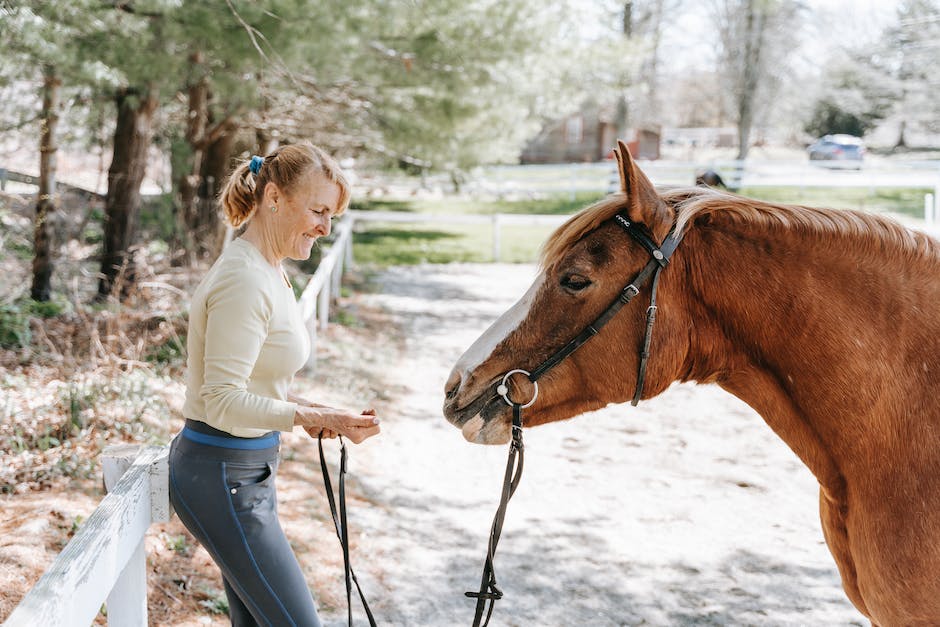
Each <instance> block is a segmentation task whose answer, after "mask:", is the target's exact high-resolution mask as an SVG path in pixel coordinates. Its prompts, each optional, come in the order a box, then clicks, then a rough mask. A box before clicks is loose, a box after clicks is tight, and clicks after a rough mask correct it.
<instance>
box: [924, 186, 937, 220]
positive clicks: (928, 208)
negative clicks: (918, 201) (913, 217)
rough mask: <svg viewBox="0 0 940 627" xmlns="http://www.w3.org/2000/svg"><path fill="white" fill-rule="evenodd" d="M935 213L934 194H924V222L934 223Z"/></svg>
mask: <svg viewBox="0 0 940 627" xmlns="http://www.w3.org/2000/svg"><path fill="white" fill-rule="evenodd" d="M934 215H935V214H934V200H933V194H924V222H926V223H927V226H932V225H933V221H934Z"/></svg>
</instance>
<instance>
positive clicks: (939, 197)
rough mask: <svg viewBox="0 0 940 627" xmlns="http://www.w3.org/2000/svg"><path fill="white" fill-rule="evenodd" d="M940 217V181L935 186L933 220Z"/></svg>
mask: <svg viewBox="0 0 940 627" xmlns="http://www.w3.org/2000/svg"><path fill="white" fill-rule="evenodd" d="M938 217H940V181H938V182H937V183H934V186H933V218H934V220H936V219H937V218H938Z"/></svg>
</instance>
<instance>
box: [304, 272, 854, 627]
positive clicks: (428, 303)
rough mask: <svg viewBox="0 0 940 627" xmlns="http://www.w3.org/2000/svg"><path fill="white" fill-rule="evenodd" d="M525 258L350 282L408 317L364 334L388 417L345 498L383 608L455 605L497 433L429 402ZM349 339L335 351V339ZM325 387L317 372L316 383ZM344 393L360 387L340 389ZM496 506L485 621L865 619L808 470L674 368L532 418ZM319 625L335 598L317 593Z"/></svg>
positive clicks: (358, 461)
mask: <svg viewBox="0 0 940 627" xmlns="http://www.w3.org/2000/svg"><path fill="white" fill-rule="evenodd" d="M534 272H535V269H534V267H532V266H518V265H450V266H425V267H412V268H393V269H390V270H388V271H387V272H385V273H383V274H382V275H381V276H380V277H378V278H377V279H376V280H375V281H374V283H375V284H376V285H380V286H381V290H380V291H375V292H373V293H371V294H366V295H363V296H359V297H357V298H356V301H357V302H358V306H359V307H361V308H363V309H368V310H373V311H379V312H381V315H383V316H386V317H387V323H388V325H390V327H391V326H395V327H398V328H400V329H403V330H404V334H403V336H401V337H400V338H399V341H398V343H397V344H396V345H394V346H393V345H392V344H382V341H381V340H379V341H378V343H372V342H371V341H367V342H366V344H367V346H364V347H360V348H358V349H357V348H355V347H354V348H352V349H350V348H335V349H334V351H335V352H336V353H337V355H335V356H334V357H329V356H328V357H327V359H326V360H324V362H322V363H321V366H320V369H321V370H320V373H321V374H320V375H318V376H314V377H313V379H311V381H312V383H311V384H310V385H312V388H313V390H314V392H316V391H317V389H319V391H320V393H321V394H326V395H329V394H334V395H336V396H337V398H343V397H345V398H349V399H352V397H355V396H356V395H361V394H369V392H368V390H369V386H361V387H360V386H359V384H357V383H356V382H347V383H348V384H347V385H346V386H345V388H344V389H343V390H342V391H337V390H336V389H335V386H336V385H337V383H338V381H337V380H335V378H336V377H338V376H340V377H341V376H347V375H348V373H346V375H344V374H343V373H341V372H338V371H337V370H336V369H335V368H334V366H335V365H336V364H337V363H338V361H337V360H338V358H339V356H340V355H339V353H342V352H346V353H348V352H349V351H350V350H351V351H353V352H355V351H357V350H360V351H362V352H361V354H359V355H358V357H360V358H362V362H363V363H362V364H361V366H362V367H363V368H365V369H367V370H368V371H370V372H371V373H372V374H373V375H374V376H375V377H376V379H377V380H378V381H381V382H382V383H381V385H380V386H379V387H378V388H375V387H374V386H373V388H372V389H373V390H374V389H378V390H379V392H378V397H377V398H372V399H370V398H362V399H361V401H362V402H361V404H362V405H369V404H372V405H375V406H376V407H378V408H379V410H380V413H381V415H382V416H383V418H384V419H385V422H384V425H383V433H382V435H381V436H380V437H379V438H374V439H373V440H371V441H369V442H368V443H366V444H363V445H360V446H359V447H353V448H352V450H351V451H350V453H351V456H352V462H351V466H350V470H351V473H352V475H353V479H352V482H353V485H354V487H355V488H356V489H357V490H358V491H359V493H360V494H361V495H362V496H363V499H364V500H362V501H360V502H358V503H354V504H353V505H352V507H353V509H352V511H351V514H350V521H351V525H352V526H353V528H354V533H355V534H356V537H355V538H354V539H355V541H356V543H357V544H356V547H355V550H354V554H353V564H354V566H356V568H357V571H358V572H359V573H360V580H361V581H362V583H363V585H364V587H365V589H366V592H367V596H368V597H369V598H370V599H371V602H372V605H373V610H374V611H375V613H376V615H377V616H378V617H379V622H380V623H381V624H392V625H437V626H439V625H459V624H470V622H471V620H472V616H473V601H472V600H471V599H467V598H465V597H464V596H463V592H464V591H466V590H471V589H474V590H475V589H476V588H477V586H478V585H479V579H480V572H481V568H482V562H483V557H484V551H485V545H486V538H487V534H488V530H489V524H490V520H491V518H492V515H493V512H494V510H495V507H496V505H497V502H498V493H499V488H500V483H501V480H502V472H503V468H504V465H505V459H506V448H505V447H502V446H500V447H483V446H478V445H472V444H469V443H467V442H466V441H464V439H463V437H462V436H461V434H460V432H459V431H458V430H457V429H455V428H454V427H452V426H450V425H449V424H447V423H446V421H445V420H444V419H443V417H442V415H441V411H440V406H441V403H442V397H443V392H442V390H443V385H444V381H445V379H446V377H447V374H448V372H449V370H450V368H451V366H452V364H453V363H454V361H455V360H456V358H457V357H458V356H459V355H460V354H461V353H462V352H463V350H464V349H465V348H466V347H467V346H469V344H470V343H472V341H473V340H474V339H475V338H476V337H477V336H478V335H479V333H480V332H482V331H483V330H484V329H485V328H486V327H487V326H488V325H489V324H490V323H491V322H492V321H493V320H494V319H495V317H496V316H498V315H499V313H501V312H502V311H503V310H504V309H506V308H507V307H508V306H509V305H511V304H512V302H514V301H515V299H516V298H518V296H520V295H521V294H522V293H523V292H524V291H525V288H526V287H527V286H528V284H529V283H530V282H531V279H532V278H533V276H534ZM350 356H352V357H354V358H355V357H357V355H349V354H346V355H345V357H346V358H348V357H350ZM328 390H332V391H328ZM350 402H352V403H354V404H355V403H356V402H358V401H357V400H350ZM525 442H526V466H525V473H524V476H523V479H522V483H521V486H520V488H519V490H518V492H517V493H516V496H515V498H514V499H513V500H512V502H511V503H510V506H509V510H508V514H507V517H506V523H505V527H504V531H503V539H502V541H501V544H500V547H499V553H498V555H497V559H496V572H497V577H498V581H499V583H500V584H501V587H502V589H503V591H504V592H505V597H504V599H503V600H501V601H499V602H498V603H497V607H496V612H495V615H494V618H493V622H492V624H493V625H520V626H521V625H545V626H548V625H732V624H733V625H865V624H867V621H865V620H864V618H863V617H862V616H861V615H860V614H859V613H858V612H857V611H856V610H855V609H854V608H853V607H852V606H851V604H850V603H849V601H848V600H847V599H846V598H845V596H844V594H843V592H842V589H841V584H840V580H839V576H838V573H837V570H836V567H835V564H834V562H833V561H832V558H831V557H830V555H829V552H828V550H827V548H826V546H825V544H824V541H823V538H822V532H821V530H820V526H819V521H818V513H817V498H818V497H817V485H816V482H815V480H814V479H813V477H812V476H811V475H810V473H809V472H808V471H807V470H806V468H805V467H804V466H803V465H802V464H801V463H800V462H799V460H798V459H797V458H796V456H795V455H794V454H793V453H792V452H791V451H790V450H789V449H788V448H787V447H786V446H785V445H784V444H783V442H782V441H780V440H779V439H777V437H776V436H775V435H774V434H773V433H772V432H771V430H770V429H769V428H768V427H767V426H766V425H765V424H764V423H763V421H762V420H761V419H760V417H759V416H757V415H756V414H755V413H754V412H753V411H752V410H751V409H750V408H748V407H747V406H746V405H744V404H743V403H741V402H740V401H738V400H737V399H735V398H733V397H732V396H730V395H728V394H726V393H724V392H723V391H721V390H720V389H718V388H717V387H711V386H693V385H676V386H674V387H673V388H671V389H670V390H669V391H667V392H666V393H665V394H663V395H661V396H660V397H658V398H656V399H654V400H652V401H648V402H645V403H642V404H641V405H640V406H639V407H638V408H632V407H630V406H629V405H625V406H611V407H608V408H607V409H604V410H602V411H598V412H594V413H591V414H587V415H583V416H580V417H577V418H575V419H572V420H569V421H566V422H563V423H555V424H552V425H546V426H542V427H538V428H534V429H530V430H527V431H526V433H525ZM323 617H324V619H325V622H326V624H328V625H340V624H344V617H343V615H342V613H341V612H336V611H329V610H326V609H325V610H324V612H323Z"/></svg>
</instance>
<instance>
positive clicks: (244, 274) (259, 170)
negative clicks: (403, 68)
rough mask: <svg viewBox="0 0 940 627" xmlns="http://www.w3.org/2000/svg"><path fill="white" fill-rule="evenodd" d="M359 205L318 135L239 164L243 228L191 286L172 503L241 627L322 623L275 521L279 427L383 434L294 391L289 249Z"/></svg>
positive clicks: (226, 201)
mask: <svg viewBox="0 0 940 627" xmlns="http://www.w3.org/2000/svg"><path fill="white" fill-rule="evenodd" d="M348 202H349V184H348V183H347V181H346V178H345V176H344V175H343V173H342V171H341V170H340V169H339V167H338V166H337V164H336V162H335V161H334V160H333V159H332V158H330V157H329V156H328V155H327V154H326V153H324V152H323V151H321V150H320V149H318V148H315V147H314V146H311V145H308V144H301V145H291V146H284V147H282V148H279V149H277V150H275V151H274V152H272V153H271V154H270V155H268V156H266V157H264V158H262V157H252V159H251V160H250V161H249V162H245V163H243V164H241V165H240V166H238V167H237V168H236V169H235V171H234V172H233V173H232V176H231V178H230V179H229V181H228V183H227V184H226V186H225V189H224V190H223V191H222V208H223V209H224V211H225V215H226V217H227V219H228V221H229V222H230V223H231V224H232V226H234V227H238V226H240V225H241V224H243V223H247V226H246V227H245V232H244V234H243V235H242V236H241V237H240V238H238V239H236V240H234V241H233V242H232V243H231V244H229V246H228V247H227V248H226V249H225V250H224V251H223V253H222V255H221V256H220V257H219V259H218V260H217V261H216V262H215V264H214V265H213V266H212V268H211V269H210V270H209V272H208V274H207V275H206V276H205V278H204V279H203V280H202V282H201V283H200V284H199V286H198V287H197V288H196V291H195V293H194V294H193V299H192V304H191V307H190V313H189V335H188V338H187V349H188V352H189V357H188V361H187V377H186V401H185V403H184V406H183V415H184V417H185V418H186V425H185V427H184V428H183V430H182V431H181V432H180V434H179V435H177V437H176V438H174V440H173V442H172V444H171V447H170V499H171V501H172V503H173V507H174V508H175V509H176V513H177V514H178V515H179V517H180V520H181V521H182V522H183V524H184V525H185V526H186V528H187V529H189V531H190V532H191V533H192V534H193V535H194V536H195V537H196V539H197V540H199V542H200V543H201V544H202V545H203V546H204V547H205V548H206V550H207V551H208V552H209V554H210V555H211V556H212V559H213V560H214V561H215V563H216V564H217V565H218V566H219V568H220V569H221V571H222V578H223V583H224V586H225V594H226V596H227V597H228V603H229V615H230V617H231V620H232V624H233V625H236V626H241V625H275V626H278V627H280V626H281V625H297V626H298V627H310V626H316V625H319V624H320V622H319V619H318V617H317V610H316V606H315V605H314V601H313V597H312V596H311V593H310V590H309V589H308V587H307V584H306V581H305V580H304V576H303V573H302V572H301V569H300V565H299V564H298V563H297V559H296V557H295V556H294V554H293V551H292V550H291V547H290V545H289V544H288V541H287V539H286V537H285V536H284V532H283V531H282V529H281V526H280V523H279V522H278V518H277V499H276V495H275V490H274V477H275V475H276V473H277V466H278V443H279V432H281V431H291V430H292V429H293V427H295V426H300V427H303V428H304V430H306V431H307V433H309V434H310V435H311V436H314V437H315V436H317V435H318V434H319V433H321V432H322V433H323V434H324V435H326V436H329V437H335V435H337V434H339V435H343V436H346V437H347V438H349V440H350V441H352V442H354V443H357V444H358V443H359V442H362V441H363V440H365V439H366V438H368V437H371V436H373V435H375V434H377V433H378V432H379V426H378V423H379V420H378V418H375V417H374V412H372V411H371V410H367V411H365V412H362V414H355V413H353V412H350V411H346V410H343V409H335V408H332V407H325V406H322V405H317V404H315V403H311V402H308V401H306V400H304V399H302V398H299V397H297V396H294V395H292V394H290V393H289V392H288V387H289V386H290V383H291V380H292V378H293V376H294V374H295V373H296V372H297V371H298V370H299V369H300V368H301V367H302V366H303V365H304V364H305V363H306V361H307V355H308V353H309V351H310V340H309V337H308V335H307V331H306V328H305V326H304V323H303V320H302V319H301V315H300V310H299V307H298V305H297V302H296V300H295V298H294V292H293V289H292V288H291V284H290V281H289V280H288V278H287V275H286V274H285V273H284V270H283V269H282V268H281V261H282V260H284V259H285V258H291V259H307V258H309V257H310V251H311V249H312V248H313V244H314V242H315V241H316V240H317V238H319V237H323V236H325V235H328V234H329V232H330V220H331V219H332V218H333V217H334V216H337V215H339V214H341V213H342V212H343V211H344V210H345V209H346V205H347V204H348Z"/></svg>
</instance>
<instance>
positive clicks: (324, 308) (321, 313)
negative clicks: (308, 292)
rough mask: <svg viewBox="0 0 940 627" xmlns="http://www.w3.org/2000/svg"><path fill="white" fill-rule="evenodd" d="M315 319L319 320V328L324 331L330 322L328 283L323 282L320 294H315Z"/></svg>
mask: <svg viewBox="0 0 940 627" xmlns="http://www.w3.org/2000/svg"><path fill="white" fill-rule="evenodd" d="M316 317H317V318H319V320H320V328H321V329H326V325H327V323H328V322H329V320H330V281H329V280H326V281H324V282H323V287H321V288H320V293H319V294H317V316H316Z"/></svg>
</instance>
